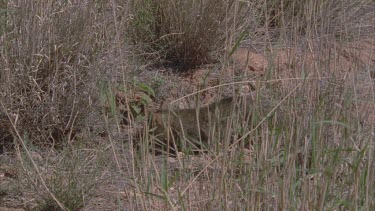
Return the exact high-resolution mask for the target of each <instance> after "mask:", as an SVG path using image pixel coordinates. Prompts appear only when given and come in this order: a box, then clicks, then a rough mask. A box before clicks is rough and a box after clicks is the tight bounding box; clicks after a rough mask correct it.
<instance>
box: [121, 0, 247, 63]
mask: <svg viewBox="0 0 375 211" xmlns="http://www.w3.org/2000/svg"><path fill="white" fill-rule="evenodd" d="M130 5H131V6H130V8H131V13H132V14H131V19H130V21H129V26H128V34H129V37H130V39H129V41H130V43H131V44H132V46H133V49H132V50H133V51H134V53H135V55H136V56H141V57H140V58H143V59H144V60H146V61H151V63H154V64H155V63H163V64H169V65H173V66H175V67H177V68H179V69H180V70H186V69H188V68H192V67H195V66H198V65H201V64H204V63H207V62H210V61H212V59H213V58H214V57H213V54H214V53H215V52H217V51H220V50H223V48H224V46H225V42H226V41H228V39H229V37H230V36H233V35H234V36H235V35H238V34H239V33H240V32H242V31H243V30H244V29H245V28H244V27H246V24H245V20H246V18H247V17H246V14H247V12H248V7H247V5H246V4H244V3H241V2H239V1H235V0H229V1H216V0H208V1H203V0H199V1H186V0H185V1H173V0H160V1H153V0H131V1H130ZM228 31H231V32H233V33H234V34H233V33H229V32H228ZM138 58H139V57H138Z"/></svg>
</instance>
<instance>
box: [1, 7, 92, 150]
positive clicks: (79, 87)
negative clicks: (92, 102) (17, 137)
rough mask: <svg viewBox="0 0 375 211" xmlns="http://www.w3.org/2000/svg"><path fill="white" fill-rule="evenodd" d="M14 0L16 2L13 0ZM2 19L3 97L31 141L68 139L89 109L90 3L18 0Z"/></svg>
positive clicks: (56, 141)
mask: <svg viewBox="0 0 375 211" xmlns="http://www.w3.org/2000/svg"><path fill="white" fill-rule="evenodd" d="M13 3H16V2H13ZM8 6H9V7H12V10H11V11H12V12H9V13H7V14H8V21H7V22H6V29H7V31H6V34H5V35H6V36H3V39H2V46H6V47H5V48H3V49H2V50H3V52H4V53H5V54H4V55H3V58H2V62H1V64H2V66H3V67H4V70H5V71H4V72H2V78H1V79H2V81H3V82H4V84H3V85H1V87H2V89H3V91H4V92H3V93H2V94H4V95H3V97H2V98H1V101H2V102H3V103H4V105H5V106H6V108H7V109H8V110H9V111H10V112H11V113H14V114H17V115H18V117H19V119H18V124H17V127H18V130H19V131H20V133H21V134H22V136H25V137H27V138H28V139H30V140H31V141H32V142H34V143H36V144H39V145H44V144H48V145H50V144H51V143H53V144H55V145H61V144H62V142H63V140H65V139H66V140H71V139H72V138H73V136H74V133H75V131H77V129H78V128H79V125H80V124H81V123H82V122H83V121H84V116H85V115H86V112H87V106H88V101H87V100H88V99H87V97H88V96H87V94H89V92H88V91H89V89H88V87H87V84H86V83H87V82H88V81H89V69H88V68H87V67H88V65H89V64H90V60H91V59H92V55H93V52H92V46H91V45H92V44H93V43H90V42H91V40H92V36H93V34H92V33H88V30H89V28H90V27H91V22H90V21H91V14H90V13H89V9H90V5H89V4H88V5H87V4H85V3H79V4H74V5H70V4H69V3H57V2H50V1H48V2H47V1H46V2H44V1H39V2H33V1H27V2H23V1H19V2H18V3H17V4H15V5H10V4H9V5H8Z"/></svg>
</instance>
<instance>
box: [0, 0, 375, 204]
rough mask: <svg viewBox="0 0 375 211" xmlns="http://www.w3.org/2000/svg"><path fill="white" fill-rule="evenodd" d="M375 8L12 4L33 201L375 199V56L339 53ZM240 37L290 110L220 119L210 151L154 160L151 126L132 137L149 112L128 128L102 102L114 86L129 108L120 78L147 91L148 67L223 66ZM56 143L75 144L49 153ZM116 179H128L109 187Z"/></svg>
mask: <svg viewBox="0 0 375 211" xmlns="http://www.w3.org/2000/svg"><path fill="white" fill-rule="evenodd" d="M374 7H375V6H374V2H373V1H370V0H351V1H350V0H334V1H327V0H308V1H299V0H295V1H288V0H284V1H282V0H276V1H269V0H253V1H232V0H228V1H211V0H208V1H201V0H198V1H169V0H162V1H148V0H130V1H43V0H42V1H22V0H16V1H0V46H1V47H0V48H1V49H0V68H1V69H0V82H1V83H0V103H1V106H0V117H1V118H2V119H0V132H3V131H6V138H8V137H9V134H13V135H14V136H15V138H14V140H15V148H16V154H17V155H18V161H19V167H20V169H22V171H23V173H24V174H22V177H21V178H20V183H18V184H19V185H20V186H22V188H23V189H24V190H28V191H29V192H32V193H41V194H40V197H39V196H38V197H37V200H31V201H37V202H40V203H39V204H37V205H35V207H34V208H36V207H37V209H40V210H43V209H44V210H48V209H61V210H78V209H81V208H83V207H91V208H95V203H92V201H91V200H94V201H95V199H97V198H95V195H96V196H97V195H100V196H102V197H101V198H100V199H102V198H105V197H108V196H107V195H106V196H105V197H104V194H108V193H109V194H112V195H110V197H108V198H117V199H118V200H117V201H116V203H113V202H112V201H111V200H110V199H108V201H111V202H112V204H106V208H108V207H113V208H117V209H127V210H139V209H143V210H159V209H164V210H180V209H183V210H260V209H262V210H263V209H267V210H268V209H298V210H300V209H302V210H314V209H316V210H323V209H343V210H353V209H363V210H372V209H374V208H375V204H374V201H375V200H374V195H375V192H374V184H375V181H374V178H375V177H374V175H375V170H374V169H375V166H374V134H373V133H374V126H373V124H372V123H373V120H372V119H371V118H372V117H373V113H372V111H371V108H372V107H371V106H372V105H373V104H374V94H373V93H374V88H373V80H372V79H371V77H369V76H370V74H367V73H369V72H370V69H371V64H372V63H371V61H366V62H361V59H360V58H356V57H355V55H351V54H350V55H349V57H351V58H353V61H355V62H353V63H351V64H348V65H350V66H351V67H350V69H351V72H348V73H347V74H341V67H340V65H339V64H340V62H341V60H340V59H339V58H340V56H341V54H340V53H342V52H344V53H345V52H346V51H345V49H344V47H346V46H347V43H348V42H353V41H358V40H361V39H364V38H369V37H370V38H371V37H374V36H373V35H374V28H375V25H374V12H373V11H374V10H373V9H374ZM240 46H245V47H249V48H252V49H255V50H258V51H262V52H266V54H267V55H266V56H267V60H268V64H269V65H268V67H267V70H266V73H265V74H264V75H263V77H261V78H259V80H258V81H256V82H254V83H256V84H257V86H256V89H257V90H260V92H265V93H267V94H266V95H267V97H269V98H270V99H271V100H272V101H273V102H274V104H275V110H276V112H275V113H273V114H272V115H271V113H270V115H269V116H267V117H263V118H262V117H258V118H257V119H255V117H253V119H243V118H242V117H241V116H239V115H237V114H235V113H234V114H233V115H232V119H231V121H229V122H228V124H227V125H226V126H225V127H224V126H221V127H219V128H217V127H216V128H210V131H211V132H212V134H213V135H212V136H211V137H210V140H209V141H210V143H211V145H210V146H209V150H206V152H204V153H201V154H199V155H193V154H189V153H185V154H177V157H175V158H170V157H168V156H166V155H162V156H155V155H154V154H153V153H152V152H153V149H152V147H153V146H152V145H149V144H148V143H149V142H153V141H154V140H153V139H154V137H153V136H152V135H151V134H152V133H150V130H152V128H148V127H147V124H146V127H145V128H144V129H143V131H141V132H140V134H141V135H140V136H139V137H138V136H133V134H132V133H131V130H130V129H132V127H133V126H134V125H135V126H137V122H135V121H130V122H129V125H128V127H129V130H124V129H123V128H122V126H120V125H116V124H118V122H120V121H112V118H113V119H115V118H114V117H112V116H111V115H110V114H107V113H105V112H102V110H101V106H102V105H100V102H101V101H100V97H103V96H105V99H102V100H103V101H106V100H108V101H109V102H108V105H109V107H111V111H112V114H114V115H118V114H117V111H116V109H118V108H116V105H115V97H116V96H115V94H114V93H113V89H116V88H118V87H121V88H119V89H122V91H124V92H125V93H126V95H127V96H128V97H129V96H132V95H135V94H134V93H130V92H131V91H133V90H132V89H131V88H129V87H131V85H129V84H130V82H131V81H132V80H133V76H139V77H143V76H144V75H146V74H145V72H146V71H143V69H142V66H143V65H149V64H155V63H159V64H172V66H174V67H178V68H182V69H183V70H185V71H189V70H190V69H189V68H192V67H197V66H199V65H201V64H204V63H209V62H216V63H217V64H218V65H216V66H215V68H217V69H221V70H225V69H226V68H228V67H232V66H231V63H230V62H229V61H230V59H229V57H230V56H231V55H232V53H233V52H234V51H235V50H236V49H238V48H239V47H240ZM283 46H288V47H294V48H295V49H297V50H296V51H295V52H297V53H295V52H294V51H292V50H290V51H289V54H287V56H286V57H287V58H286V60H287V61H292V62H290V63H292V65H289V66H288V72H286V73H280V72H282V71H281V67H280V64H279V63H278V62H279V59H280V58H278V53H279V52H281V51H282V50H278V48H281V47H283ZM289 49H291V48H289ZM371 53H372V54H371ZM373 53H374V52H370V54H371V55H374V54H373ZM306 54H308V55H310V57H309V56H306ZM311 55H312V56H311ZM345 55H346V56H347V57H348V53H347V54H345ZM311 57H313V58H314V60H313V61H311ZM331 63H335V65H333V66H331V65H330V64H331ZM149 69H150V68H149ZM147 71H149V70H147ZM151 71H152V69H151ZM147 73H148V72H147ZM354 73H355V74H354ZM366 76H367V77H366ZM228 78H229V77H228ZM141 80H143V82H145V80H146V79H142V78H141ZM172 82H174V83H175V84H174V85H176V86H178V85H180V84H179V82H177V81H172ZM146 83H147V81H146ZM146 83H144V84H146ZM97 84H106V86H105V88H103V87H101V86H100V87H97ZM233 84H234V83H233ZM233 84H231V85H232V87H234V85H233ZM219 86H220V85H219ZM220 87H221V88H222V87H224V85H222V86H220ZM133 88H134V87H133ZM148 88H149V87H148ZM143 90H144V89H143ZM160 90H161V91H162V90H163V89H160ZM138 91H139V90H138ZM156 96H157V95H156ZM124 102H125V104H126V103H128V104H127V105H125V106H127V107H129V106H133V105H130V104H129V101H128V100H125V101H124ZM364 105H369V106H367V107H366V106H364ZM244 109H245V108H244ZM280 109H281V110H282V111H283V113H279V112H278V110H280ZM283 114H284V115H283ZM285 114H288V115H285ZM120 117H121V116H120V115H118V116H116V118H120ZM128 119H131V118H128ZM280 119H281V120H282V122H283V124H282V125H280V124H278V122H279V120H280ZM5 122H6V123H5ZM103 125H104V126H103ZM98 128H99V129H98ZM113 128H114V129H113ZM85 130H87V131H88V132H86V133H84V131H85ZM101 130H103V131H104V132H103V131H101ZM121 131H126V132H121ZM3 134H5V133H3ZM3 134H0V144H3V142H1V141H2V138H3V137H5V136H3ZM75 134H79V135H77V136H76V137H75V138H74V135H75ZM222 134H224V136H223V135H222ZM177 138H178V137H177ZM96 139H99V140H100V141H95V140H96ZM82 143H83V144H82ZM137 144H139V145H142V146H141V147H133V145H137ZM51 145H59V146H64V147H62V148H60V151H55V150H53V149H52V150H51V148H43V147H44V146H51ZM38 147H39V148H38ZM150 147H151V148H150ZM43 149H44V150H43ZM45 149H48V150H45ZM32 152H37V153H39V154H41V155H42V159H41V160H40V161H38V159H37V158H36V157H35V156H34V155H33V153H32ZM103 154H104V155H103ZM51 172H52V173H51ZM108 174H114V175H119V177H113V178H116V179H113V180H109V182H108V180H106V182H108V183H106V184H105V185H104V187H103V186H101V187H99V186H100V184H101V182H103V178H112V175H109V176H108ZM113 186H115V187H116V188H118V189H116V190H115V191H114V190H112V189H111V190H110V191H107V189H106V188H113ZM2 188H3V186H0V190H2ZM22 188H21V189H22ZM21 189H20V190H21ZM92 193H96V194H92ZM102 194H103V195H102ZM34 195H36V194H34ZM35 197H36V196H35ZM72 197H73V198H76V199H77V200H76V201H74V200H73V199H72ZM28 203H30V201H28V202H26V204H28ZM93 204H94V205H93ZM22 206H24V205H22ZM25 206H26V205H25ZM102 208H103V207H102ZM86 209H89V208H86ZM97 209H99V208H97Z"/></svg>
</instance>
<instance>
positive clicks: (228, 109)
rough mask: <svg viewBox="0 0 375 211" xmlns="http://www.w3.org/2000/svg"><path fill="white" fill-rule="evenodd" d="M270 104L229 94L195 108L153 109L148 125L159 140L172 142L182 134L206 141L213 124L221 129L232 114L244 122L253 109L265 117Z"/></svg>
mask: <svg viewBox="0 0 375 211" xmlns="http://www.w3.org/2000/svg"><path fill="white" fill-rule="evenodd" d="M256 102H257V103H256ZM269 107H270V106H269V103H268V102H266V101H263V102H258V101H256V100H255V99H254V97H253V96H251V95H247V96H240V97H237V98H234V97H229V98H224V99H222V100H220V101H218V102H215V103H212V104H209V105H207V106H203V107H200V108H197V109H180V110H171V111H169V110H160V111H157V112H154V113H153V114H152V117H151V118H152V119H151V126H152V128H154V132H153V133H154V134H155V136H156V138H157V139H158V140H159V141H161V142H164V143H165V142H166V141H169V143H171V142H172V140H177V139H181V138H185V139H186V140H193V141H195V142H196V141H199V142H200V143H202V144H203V145H206V144H207V143H208V140H209V138H210V135H212V132H213V128H216V130H217V129H218V130H219V131H220V132H224V130H225V128H226V127H227V124H228V122H229V121H232V117H236V118H238V119H240V121H247V122H248V121H249V119H250V117H251V116H252V115H254V113H256V114H257V115H258V116H264V117H265V114H264V113H265V112H264V111H266V110H269ZM260 113H262V114H260Z"/></svg>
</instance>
